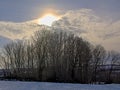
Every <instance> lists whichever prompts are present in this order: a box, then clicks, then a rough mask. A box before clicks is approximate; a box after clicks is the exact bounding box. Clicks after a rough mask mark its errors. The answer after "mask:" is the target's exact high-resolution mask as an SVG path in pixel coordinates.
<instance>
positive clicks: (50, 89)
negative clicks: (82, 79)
mask: <svg viewBox="0 0 120 90" xmlns="http://www.w3.org/2000/svg"><path fill="white" fill-rule="evenodd" d="M0 90H120V84H109V85H87V84H64V83H43V82H20V81H0Z"/></svg>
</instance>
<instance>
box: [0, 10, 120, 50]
mask: <svg viewBox="0 0 120 90" xmlns="http://www.w3.org/2000/svg"><path fill="white" fill-rule="evenodd" d="M49 16H50V17H49ZM50 18H52V20H51V23H52V26H50V25H51V24H49V23H50V22H48V20H49V19H50ZM59 18H60V19H59ZM40 19H44V20H43V21H45V23H43V24H45V25H47V24H48V25H49V27H47V26H42V25H40ZM58 19H59V20H58ZM49 21H50V20H49ZM54 21H55V22H54ZM38 23H39V24H38ZM43 28H46V29H48V28H49V30H53V28H54V29H55V30H65V31H66V32H72V33H74V34H76V35H79V36H80V37H83V38H84V39H86V40H88V41H90V42H91V43H93V44H102V45H103V46H104V47H105V48H106V49H109V50H110V49H113V50H117V51H120V48H119V45H120V41H119V39H120V20H118V21H114V22H112V21H111V20H105V19H104V18H101V17H99V16H98V15H97V14H96V13H95V12H94V11H93V10H91V9H80V10H74V11H72V10H71V11H68V12H66V13H65V14H64V15H62V17H60V16H59V15H56V14H54V13H53V14H52V15H49V13H45V14H44V15H43V16H42V17H41V18H39V19H37V20H33V21H27V22H22V23H13V22H0V36H4V37H7V38H10V39H12V40H14V39H25V38H29V37H30V36H31V35H32V34H33V33H34V32H35V31H38V30H42V29H43Z"/></svg>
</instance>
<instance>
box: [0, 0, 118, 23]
mask: <svg viewBox="0 0 120 90" xmlns="http://www.w3.org/2000/svg"><path fill="white" fill-rule="evenodd" d="M48 8H50V9H55V10H61V11H67V10H78V9H81V8H88V9H92V10H94V11H96V12H97V13H98V14H99V15H101V16H105V17H106V16H108V17H111V18H113V19H118V18H120V0H0V21H13V22H22V21H28V20H33V19H37V18H39V16H40V14H42V12H44V10H45V9H48Z"/></svg>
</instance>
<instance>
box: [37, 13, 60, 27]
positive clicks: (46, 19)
mask: <svg viewBox="0 0 120 90" xmlns="http://www.w3.org/2000/svg"><path fill="white" fill-rule="evenodd" d="M59 19H60V17H59V16H57V15H53V14H46V15H44V16H43V17H41V18H39V19H38V24H40V25H41V24H43V25H48V26H51V25H52V23H53V22H54V21H57V20H59Z"/></svg>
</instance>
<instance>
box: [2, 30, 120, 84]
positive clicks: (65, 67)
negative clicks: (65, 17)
mask: <svg viewBox="0 0 120 90" xmlns="http://www.w3.org/2000/svg"><path fill="white" fill-rule="evenodd" d="M0 59H1V67H3V71H4V76H5V78H8V79H17V80H30V81H50V82H71V83H94V82H106V83H112V82H116V83H120V79H119V78H120V72H119V73H117V75H116V76H115V77H114V78H113V76H112V73H114V71H113V69H114V68H113V65H120V54H119V53H118V52H115V51H106V50H105V49H104V47H102V46H101V45H92V44H90V43H89V42H87V41H86V40H84V39H82V38H81V37H78V36H76V35H74V34H71V33H67V32H63V31H61V32H57V31H46V30H42V31H37V32H35V34H34V36H32V39H31V40H26V41H14V42H11V43H9V44H7V45H5V46H4V50H3V53H2V55H1V56H0ZM107 63H109V64H110V65H111V66H110V69H109V70H107V71H105V70H101V66H104V65H106V64H107Z"/></svg>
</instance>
